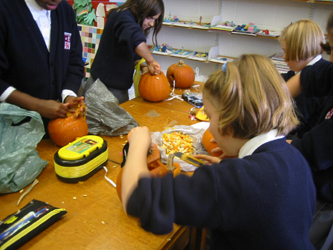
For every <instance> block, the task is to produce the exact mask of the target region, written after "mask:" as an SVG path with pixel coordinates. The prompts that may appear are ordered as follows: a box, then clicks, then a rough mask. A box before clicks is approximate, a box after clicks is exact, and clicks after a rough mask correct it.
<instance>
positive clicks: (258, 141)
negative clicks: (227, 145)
mask: <svg viewBox="0 0 333 250" xmlns="http://www.w3.org/2000/svg"><path fill="white" fill-rule="evenodd" d="M277 132H278V131H277V129H272V130H271V131H269V132H268V133H266V134H261V135H258V136H256V137H254V138H252V139H251V140H249V141H247V142H246V143H245V144H244V145H243V147H241V149H240V150H239V154H238V158H240V159H241V158H244V157H245V156H248V155H252V153H253V152H254V151H255V150H256V149H257V148H259V147H260V146H261V145H263V144H265V143H266V142H270V141H274V140H277V139H281V138H283V137H284V136H283V135H279V136H277Z"/></svg>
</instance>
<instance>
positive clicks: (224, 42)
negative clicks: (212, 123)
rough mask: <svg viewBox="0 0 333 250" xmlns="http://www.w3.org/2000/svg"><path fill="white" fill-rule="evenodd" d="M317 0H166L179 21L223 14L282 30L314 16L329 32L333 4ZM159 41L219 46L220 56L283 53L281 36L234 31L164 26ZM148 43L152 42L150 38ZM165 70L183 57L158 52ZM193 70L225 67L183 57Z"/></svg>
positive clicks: (207, 19)
mask: <svg viewBox="0 0 333 250" xmlns="http://www.w3.org/2000/svg"><path fill="white" fill-rule="evenodd" d="M322 3H327V2H322V1H320V3H319V1H314V0H307V1H302V0H182V1H178V0H164V4H165V16H168V15H169V14H170V15H171V16H172V17H173V16H177V17H178V18H179V20H188V21H192V20H193V21H197V22H198V21H199V19H200V16H202V20H201V21H202V23H209V22H210V21H211V20H212V18H213V16H220V17H221V20H222V21H233V22H234V23H235V24H239V25H242V24H248V23H250V22H253V23H254V24H255V25H257V26H258V28H259V29H268V30H273V31H281V30H282V29H283V28H284V27H286V26H287V25H288V24H289V23H290V22H295V21H297V20H300V19H312V20H314V21H316V22H317V23H318V24H319V25H320V26H321V27H322V29H323V30H324V31H325V27H326V20H327V18H328V15H329V13H330V12H331V11H332V10H333V5H330V4H322ZM157 38H158V43H159V44H160V45H161V44H164V43H165V44H167V45H171V46H172V47H175V48H184V49H185V50H189V51H200V52H209V50H210V48H212V47H218V50H219V53H218V56H220V57H226V58H231V59H232V58H237V57H238V56H239V55H241V54H244V53H257V54H263V55H265V56H271V55H272V54H275V53H278V52H282V49H281V47H280V44H279V42H278V38H277V37H267V36H262V35H257V36H248V35H238V34H237V35H236V34H231V32H230V31H220V30H213V29H209V28H207V29H201V28H200V29H199V28H194V27H181V26H177V25H169V24H168V25H163V27H162V29H161V31H160V33H159V34H158V37H157ZM148 44H152V43H151V40H150V39H148ZM154 57H155V59H156V60H157V61H158V62H159V63H160V64H161V67H162V70H163V71H166V70H167V68H168V67H169V66H170V65H171V64H174V63H176V62H177V61H179V58H177V57H174V56H171V55H167V54H162V55H161V54H154ZM181 59H182V60H184V61H185V63H186V64H188V65H190V66H191V67H192V68H193V69H196V68H200V71H199V72H200V73H202V74H203V75H205V76H207V77H208V76H209V75H210V74H211V73H213V72H214V71H216V70H217V69H218V68H220V67H221V63H223V62H220V63H219V62H211V61H209V60H205V61H196V60H193V58H186V57H185V58H181Z"/></svg>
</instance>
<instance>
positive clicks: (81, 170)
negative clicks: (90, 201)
mask: <svg viewBox="0 0 333 250" xmlns="http://www.w3.org/2000/svg"><path fill="white" fill-rule="evenodd" d="M107 161H108V146H107V142H106V141H105V140H104V139H103V138H102V137H99V136H96V135H87V136H83V137H80V138H78V139H76V140H75V141H74V142H71V143H69V144H68V145H66V146H64V147H62V148H61V149H59V151H58V152H57V153H55V155H54V168H55V173H56V175H57V177H58V178H59V179H60V180H62V181H64V182H71V183H74V182H79V181H85V180H87V179H88V178H89V177H91V176H92V175H94V174H95V173H97V172H98V171H99V170H100V169H101V168H102V167H103V165H105V164H106V163H107Z"/></svg>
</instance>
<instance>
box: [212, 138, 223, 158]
mask: <svg viewBox="0 0 333 250" xmlns="http://www.w3.org/2000/svg"><path fill="white" fill-rule="evenodd" d="M210 142H212V143H214V142H215V143H216V141H215V139H214V138H213V139H211V140H210ZM212 153H220V155H222V154H223V151H222V149H220V148H219V147H216V148H213V149H212Z"/></svg>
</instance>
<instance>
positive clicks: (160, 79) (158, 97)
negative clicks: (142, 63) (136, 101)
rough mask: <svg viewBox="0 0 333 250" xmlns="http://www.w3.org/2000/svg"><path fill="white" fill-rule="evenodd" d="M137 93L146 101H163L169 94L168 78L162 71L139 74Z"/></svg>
mask: <svg viewBox="0 0 333 250" xmlns="http://www.w3.org/2000/svg"><path fill="white" fill-rule="evenodd" d="M139 93H140V95H141V97H142V98H143V99H145V100H146V101H150V102H160V101H163V100H164V99H165V98H167V97H168V95H169V94H170V86H169V82H168V79H167V78H166V76H165V75H164V73H163V72H162V71H161V74H160V75H151V74H150V73H149V72H147V73H145V74H143V75H142V76H141V79H140V82H139Z"/></svg>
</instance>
